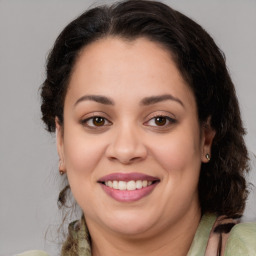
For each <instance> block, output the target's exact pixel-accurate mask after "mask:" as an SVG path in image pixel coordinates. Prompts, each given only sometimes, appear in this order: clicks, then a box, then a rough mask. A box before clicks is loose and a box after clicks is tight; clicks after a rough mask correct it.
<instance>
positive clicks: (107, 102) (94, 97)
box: [74, 95, 114, 106]
mask: <svg viewBox="0 0 256 256" xmlns="http://www.w3.org/2000/svg"><path fill="white" fill-rule="evenodd" d="M87 100H89V101H95V102H98V103H101V104H104V105H114V101H113V100H111V99H110V98H108V97H105V96H101V95H84V96H83V97H81V98H79V99H78V100H77V101H76V103H75V104H74V106H76V105H77V104H78V103H80V102H82V101H87Z"/></svg>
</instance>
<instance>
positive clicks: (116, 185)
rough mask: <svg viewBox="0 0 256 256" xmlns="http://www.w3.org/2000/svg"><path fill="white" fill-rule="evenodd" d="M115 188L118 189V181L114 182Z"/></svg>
mask: <svg viewBox="0 0 256 256" xmlns="http://www.w3.org/2000/svg"><path fill="white" fill-rule="evenodd" d="M113 188H114V189H118V181H116V180H114V181H113Z"/></svg>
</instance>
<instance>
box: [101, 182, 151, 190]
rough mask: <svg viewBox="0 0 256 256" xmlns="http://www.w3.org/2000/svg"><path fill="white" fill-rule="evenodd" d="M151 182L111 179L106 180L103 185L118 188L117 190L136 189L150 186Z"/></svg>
mask: <svg viewBox="0 0 256 256" xmlns="http://www.w3.org/2000/svg"><path fill="white" fill-rule="evenodd" d="M151 184H152V181H147V180H136V181H134V180H130V181H128V182H126V181H122V180H120V181H117V180H114V181H111V180H108V181H106V182H105V185H106V186H107V187H110V188H114V189H118V190H136V189H141V188H145V187H147V186H150V185H151Z"/></svg>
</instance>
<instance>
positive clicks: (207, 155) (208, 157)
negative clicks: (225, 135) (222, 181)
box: [205, 153, 211, 161]
mask: <svg viewBox="0 0 256 256" xmlns="http://www.w3.org/2000/svg"><path fill="white" fill-rule="evenodd" d="M205 158H206V159H207V160H208V161H210V160H211V157H210V154H208V153H207V154H206V155H205Z"/></svg>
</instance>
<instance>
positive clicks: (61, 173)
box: [59, 159, 65, 175]
mask: <svg viewBox="0 0 256 256" xmlns="http://www.w3.org/2000/svg"><path fill="white" fill-rule="evenodd" d="M61 167H62V160H61V159H59V173H60V175H63V174H64V173H65V172H64V171H63V170H62V168H61Z"/></svg>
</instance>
